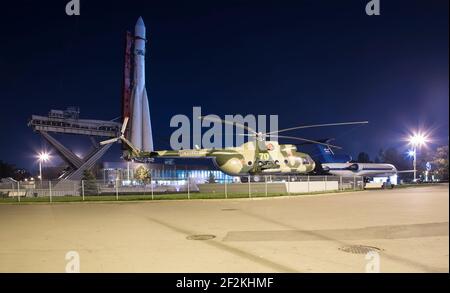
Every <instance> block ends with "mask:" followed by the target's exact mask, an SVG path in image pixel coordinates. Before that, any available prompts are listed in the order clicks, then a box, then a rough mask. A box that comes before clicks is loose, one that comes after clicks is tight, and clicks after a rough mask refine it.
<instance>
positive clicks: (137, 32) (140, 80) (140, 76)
mask: <svg viewBox="0 0 450 293" xmlns="http://www.w3.org/2000/svg"><path fill="white" fill-rule="evenodd" d="M145 42H146V39H145V25H144V21H143V20H142V17H139V19H138V20H137V22H136V26H135V27H134V81H133V88H132V91H131V105H132V106H131V113H132V117H131V132H130V133H131V135H130V140H131V143H132V144H133V145H134V146H135V147H136V148H138V149H140V150H142V151H148V152H149V151H153V136H152V124H151V121H150V110H149V103H148V97H147V90H146V89H145Z"/></svg>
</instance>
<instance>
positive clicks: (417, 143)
mask: <svg viewBox="0 0 450 293" xmlns="http://www.w3.org/2000/svg"><path fill="white" fill-rule="evenodd" d="M427 140H428V139H427V137H426V136H425V135H423V134H421V133H416V134H414V135H411V136H410V137H409V143H410V144H411V145H412V147H413V149H412V150H411V151H409V152H408V155H409V156H412V157H413V166H414V182H416V181H417V148H418V147H419V148H420V147H421V146H422V145H424V144H425V143H426V142H427Z"/></svg>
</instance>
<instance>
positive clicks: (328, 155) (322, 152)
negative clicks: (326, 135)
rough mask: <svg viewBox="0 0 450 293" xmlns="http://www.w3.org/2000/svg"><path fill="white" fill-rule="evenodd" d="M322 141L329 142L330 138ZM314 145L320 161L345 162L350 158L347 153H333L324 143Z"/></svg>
mask: <svg viewBox="0 0 450 293" xmlns="http://www.w3.org/2000/svg"><path fill="white" fill-rule="evenodd" d="M324 141H325V142H326V143H329V142H330V141H331V139H327V140H324ZM315 146H316V148H317V150H318V154H317V155H316V156H317V158H318V161H319V162H320V163H347V162H349V161H351V160H352V157H351V156H349V155H345V154H335V153H334V152H333V150H332V149H331V148H330V147H328V146H326V145H321V144H316V145H315Z"/></svg>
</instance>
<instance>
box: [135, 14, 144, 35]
mask: <svg viewBox="0 0 450 293" xmlns="http://www.w3.org/2000/svg"><path fill="white" fill-rule="evenodd" d="M134 35H135V36H137V37H140V38H143V39H145V24H144V20H143V19H142V17H141V16H140V17H139V18H138V20H137V21H136V26H135V27H134Z"/></svg>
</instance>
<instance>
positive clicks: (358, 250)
mask: <svg viewBox="0 0 450 293" xmlns="http://www.w3.org/2000/svg"><path fill="white" fill-rule="evenodd" d="M339 250H341V251H344V252H348V253H354V254H366V253H369V252H371V251H377V252H378V251H381V249H380V248H378V247H374V246H365V245H348V246H343V247H340V248H339Z"/></svg>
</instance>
